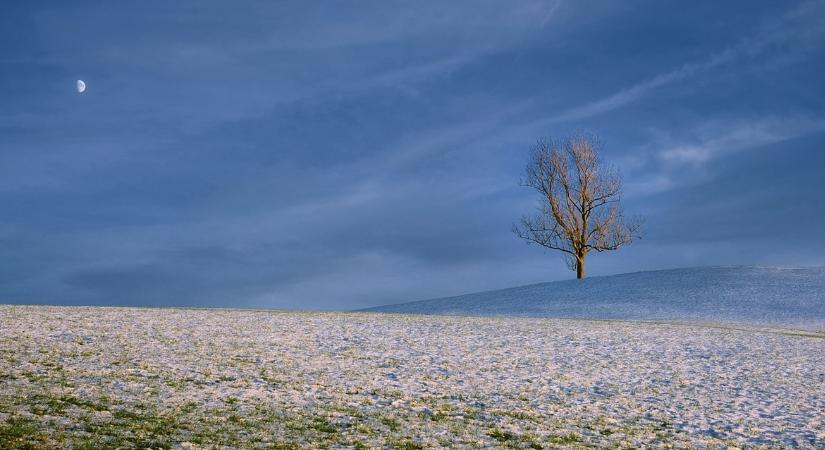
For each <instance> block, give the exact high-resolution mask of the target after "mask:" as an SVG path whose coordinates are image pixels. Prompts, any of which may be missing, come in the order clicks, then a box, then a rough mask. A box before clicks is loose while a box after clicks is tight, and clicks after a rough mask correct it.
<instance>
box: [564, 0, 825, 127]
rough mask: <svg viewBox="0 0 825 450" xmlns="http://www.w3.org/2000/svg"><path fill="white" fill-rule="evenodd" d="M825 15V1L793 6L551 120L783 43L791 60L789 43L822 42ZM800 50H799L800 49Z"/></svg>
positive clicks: (581, 114) (601, 109) (588, 112)
mask: <svg viewBox="0 0 825 450" xmlns="http://www.w3.org/2000/svg"><path fill="white" fill-rule="evenodd" d="M824 16H825V2H821V1H812V2H808V3H804V4H802V5H801V6H799V7H796V8H793V9H791V10H790V11H788V12H787V13H785V14H784V15H783V16H782V17H781V18H779V19H778V20H776V21H774V22H773V23H771V24H770V25H769V26H767V27H764V28H763V29H762V30H761V32H760V33H759V34H757V35H755V36H752V37H748V38H746V39H743V40H741V41H739V42H738V43H737V44H735V45H733V46H731V47H729V48H726V49H724V50H722V51H720V52H717V53H714V54H712V55H711V56H710V57H708V58H707V59H705V60H703V61H698V62H691V63H686V64H684V65H682V66H681V67H679V68H677V69H674V70H671V71H667V72H664V73H661V74H658V75H656V76H654V77H652V78H650V79H648V80H645V81H642V82H640V83H638V84H635V85H633V86H630V87H627V88H624V89H622V90H620V91H619V92H616V93H614V94H611V95H609V96H607V97H605V98H602V99H599V100H595V101H592V102H589V103H586V104H584V105H581V106H576V107H574V108H571V109H569V110H568V111H565V112H563V113H561V114H559V115H556V116H553V117H551V118H550V119H549V122H565V121H573V120H581V119H585V118H589V117H593V116H597V115H600V114H605V113H607V112H610V111H613V110H616V109H619V108H622V107H624V106H626V105H628V104H630V103H633V102H636V101H638V100H639V99H640V98H642V97H643V96H645V95H647V94H648V93H649V92H651V91H654V90H656V89H659V88H662V87H664V86H666V85H669V84H672V83H675V82H678V81H682V80H685V79H687V78H690V77H692V76H694V75H697V74H700V73H703V72H708V71H711V70H713V69H717V68H719V67H722V66H725V65H728V64H732V63H734V62H738V61H741V60H743V59H753V58H758V57H759V56H760V55H762V54H764V53H766V52H767V51H769V50H770V49H773V48H776V47H781V48H782V51H781V52H780V53H778V54H777V55H775V58H778V59H781V60H783V61H784V62H786V63H787V62H789V60H788V52H787V50H786V49H787V48H788V47H800V46H801V44H803V43H806V44H809V45H810V44H813V45H816V46H821V45H822V41H821V38H822V37H823V35H825V20H823V17H824ZM799 51H800V50H797V52H799ZM758 64H765V63H764V61H758Z"/></svg>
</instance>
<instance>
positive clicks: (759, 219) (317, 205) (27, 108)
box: [0, 0, 825, 309]
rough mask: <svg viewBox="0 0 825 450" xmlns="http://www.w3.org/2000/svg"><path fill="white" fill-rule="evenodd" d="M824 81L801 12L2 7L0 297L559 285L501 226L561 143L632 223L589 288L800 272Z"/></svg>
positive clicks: (597, 260)
mask: <svg viewBox="0 0 825 450" xmlns="http://www.w3.org/2000/svg"><path fill="white" fill-rule="evenodd" d="M78 79H82V80H84V81H85V82H86V84H87V89H86V91H85V92H84V93H82V94H80V93H78V92H77V90H76V88H75V86H76V85H75V83H76V80H78ZM823 79H825V2H823V1H812V2H794V1H783V2H757V1H735V0H734V1H726V2H714V1H707V2H689V3H685V2H681V1H658V0H650V1H635V0H628V1H621V2H614V1H591V2H574V1H570V0H548V1H529V0H525V1H518V2H512V1H485V0H478V1H476V0H474V1H458V0H457V1H450V2H443V1H419V2H396V1H390V0H381V1H375V2H370V1H358V2H347V1H343V2H334V3H333V2H320V3H316V4H313V3H307V2H297V1H296V2H267V1H260V2H249V3H244V4H243V7H239V5H238V4H237V3H234V2H224V1H212V0H198V1H188V2H187V1H183V2H168V1H160V0H157V1H156V0H148V1H142V2H133V1H102V0H101V1H77V2H64V1H41V0H26V1H22V0H20V1H8V2H3V5H2V6H0V303H50V304H98V305H146V306H148V305H153V306H157V305H164V306H171V305H178V306H229V307H267V308H300V309H350V308H361V307H369V306H374V305H380V304H388V303H398V302H403V301H411V300H419V299H426V298H432V297H440V296H448V295H457V294H462V293H468V292H474V291H480V290H487V289H495V288H505V287H510V286H516V285H523V284H528V283H537V282H544V281H553V280H561V279H569V278H573V277H574V276H575V273H574V272H571V271H570V270H568V269H567V267H566V265H565V264H564V261H563V260H562V257H561V255H559V254H555V253H551V252H548V251H543V250H542V249H540V248H537V247H533V246H528V245H526V244H525V243H524V242H521V241H519V240H518V239H517V238H516V237H515V236H514V235H513V234H512V233H511V227H512V224H513V223H514V222H517V221H518V219H519V217H520V216H521V215H523V214H525V213H530V212H531V211H532V210H533V209H534V208H535V206H536V202H537V198H536V197H535V195H534V193H533V192H531V191H530V190H529V189H527V188H524V187H521V186H519V177H520V175H521V173H522V171H523V170H524V166H525V164H526V161H527V156H528V153H529V150H530V147H531V145H533V144H534V143H535V142H536V140H537V139H539V138H541V137H564V136H566V135H569V134H571V133H575V132H579V131H588V132H592V133H596V134H598V135H599V137H600V138H601V141H602V142H603V143H604V147H603V157H604V160H605V161H606V162H607V163H609V164H611V165H613V166H615V167H616V168H617V169H618V170H619V171H620V172H621V174H622V175H623V177H624V187H625V189H624V204H625V210H626V211H627V212H628V213H630V214H639V215H643V216H644V217H645V228H644V237H643V239H642V240H640V241H638V242H636V243H634V244H633V245H632V246H629V247H625V248H622V249H621V250H620V251H618V252H612V253H601V254H593V255H591V256H590V257H589V258H588V263H587V264H588V266H587V270H588V274H589V275H609V274H616V273H623V272H631V271H640V270H655V269H663V268H674V267H692V266H708V265H762V266H777V265H778V266H817V265H825V237H823V232H822V230H823V223H825V200H823V198H824V197H825V195H823V194H825V83H823V81H822V80H823Z"/></svg>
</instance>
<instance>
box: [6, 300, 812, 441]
mask: <svg viewBox="0 0 825 450" xmlns="http://www.w3.org/2000/svg"><path fill="white" fill-rule="evenodd" d="M213 445H215V446H228V447H235V448H252V447H260V448H267V447H268V448H307V447H324V446H326V447H331V448H337V447H349V448H434V447H466V448H499V447H513V448H557V447H570V448H577V447H588V446H598V447H626V448H630V447H634V448H635V447H639V446H642V445H650V446H654V447H666V446H668V445H673V446H675V447H688V446H696V447H705V446H713V447H720V448H727V447H729V446H730V447H743V446H745V447H760V446H764V447H778V446H786V447H801V448H823V446H825V335H822V334H820V333H815V332H799V333H797V332H791V331H779V330H775V329H774V330H762V329H755V328H752V329H745V330H743V329H732V328H723V327H716V328H714V327H699V326H688V325H675V324H656V323H630V322H604V321H602V322H599V321H578V320H558V319H529V318H510V319H507V318H492V317H489V318H485V317H446V316H441V317H440V316H405V315H392V314H371V313H297V312H277V311H244V310H185V309H127V308H84V307H43V306H0V448H32V447H33V448H41V447H42V448H53V447H64V446H68V447H74V448H105V447H116V446H124V447H132V446H142V447H153V448H166V447H172V448H212V446H213Z"/></svg>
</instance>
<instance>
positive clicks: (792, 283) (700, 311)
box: [371, 267, 825, 331]
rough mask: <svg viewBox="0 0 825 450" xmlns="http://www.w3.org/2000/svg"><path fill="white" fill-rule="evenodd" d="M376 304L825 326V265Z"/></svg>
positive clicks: (640, 275)
mask: <svg viewBox="0 0 825 450" xmlns="http://www.w3.org/2000/svg"><path fill="white" fill-rule="evenodd" d="M371 310H372V311H383V312H404V313H417V314H455V315H508V316H514V315H515V316H530V317H567V318H588V319H630V320H671V321H674V320H678V321H694V322H696V321H698V322H724V323H744V324H758V325H770V326H779V327H792V328H799V329H806V330H814V331H825V268H822V267H813V268H803V269H780V268H764V267H703V268H692V269H675V270H660V271H653V272H637V273H628V274H623V275H614V276H607V277H592V278H586V279H584V280H569V281H558V282H551V283H542V284H534V285H530V286H521V287H516V288H510V289H502V290H497V291H488V292H480V293H475V294H467V295H462V296H458V297H449V298H441V299H434V300H424V301H420V302H412V303H402V304H398V305H389V306H382V307H378V308H372V309H371Z"/></svg>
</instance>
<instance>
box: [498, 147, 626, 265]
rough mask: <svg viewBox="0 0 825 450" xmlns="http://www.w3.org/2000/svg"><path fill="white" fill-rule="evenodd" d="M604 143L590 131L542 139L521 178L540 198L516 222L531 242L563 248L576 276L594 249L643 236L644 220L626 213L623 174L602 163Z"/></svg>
mask: <svg viewBox="0 0 825 450" xmlns="http://www.w3.org/2000/svg"><path fill="white" fill-rule="evenodd" d="M600 148H601V145H600V143H599V140H598V138H596V137H595V136H592V135H586V134H582V135H574V136H572V137H570V138H568V139H566V140H563V141H558V140H552V139H541V140H539V141H538V143H537V144H536V145H535V147H533V150H532V152H531V155H530V161H529V162H528V164H527V169H526V171H525V174H524V178H523V179H522V181H521V184H522V186H527V187H531V188H533V189H535V190H536V191H538V192H539V194H541V204H540V206H539V210H538V212H537V213H536V214H534V215H532V216H524V217H522V219H521V223H520V224H519V225H515V226H513V232H514V233H515V234H516V235H517V236H518V237H520V238H522V239H525V240H526V241H527V242H528V243H533V244H538V245H541V246H542V247H546V248H549V249H552V250H558V251H561V252H564V253H565V257H566V260H567V265H568V267H569V268H570V269H571V270H575V271H576V277H577V278H584V261H585V258H586V257H587V254H588V253H590V252H591V251H596V252H604V251H607V250H617V249H618V248H619V247H621V246H622V245H625V244H629V243H631V242H632V241H633V239H638V238H639V237H640V235H639V231H640V226H641V220H640V219H639V218H630V219H628V218H626V217H625V216H624V213H623V210H622V207H621V191H622V179H621V177H620V176H619V173H618V172H617V171H616V170H614V169H613V168H612V167H609V166H606V165H604V164H602V162H601V160H600V158H599V150H600Z"/></svg>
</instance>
